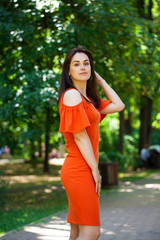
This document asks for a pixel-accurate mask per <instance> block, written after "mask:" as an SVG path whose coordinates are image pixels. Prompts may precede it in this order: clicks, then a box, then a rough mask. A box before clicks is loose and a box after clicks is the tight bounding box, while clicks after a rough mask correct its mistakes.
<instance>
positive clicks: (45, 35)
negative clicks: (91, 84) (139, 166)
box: [0, 0, 160, 162]
mask: <svg viewBox="0 0 160 240" xmlns="http://www.w3.org/2000/svg"><path fill="white" fill-rule="evenodd" d="M40 3H41V7H40V6H38V5H37V4H36V1H32V0H27V1H19V0H18V1H8V0H4V1H2V2H1V3H0V18H1V22H0V39H1V40H0V49H1V50H0V53H1V54H0V79H1V81H0V142H1V144H2V145H8V146H9V147H10V148H11V152H12V153H14V151H15V149H17V148H18V149H23V146H22V145H23V143H24V141H26V140H28V139H29V140H30V141H31V142H33V141H34V142H36V141H38V138H39V137H42V138H43V141H44V135H45V134H46V132H47V131H49V130H47V126H50V132H51V134H53V135H56V134H57V132H58V125H59V116H58V114H57V107H56V100H57V96H58V89H59V81H60V74H61V70H62V69H61V67H62V64H63V61H64V58H65V56H66V53H67V52H68V50H70V49H71V48H73V47H76V46H78V45H82V46H84V47H86V48H88V49H89V50H91V51H92V52H93V54H94V62H95V70H96V71H97V72H98V73H100V75H102V77H104V79H106V81H107V82H108V83H109V84H110V85H111V86H112V87H113V89H114V90H115V91H116V92H117V93H118V95H119V96H120V97H121V98H122V100H123V101H124V102H125V105H126V109H127V111H128V110H129V109H130V110H131V112H133V115H134V116H133V117H134V119H133V123H132V125H136V128H137V129H138V127H139V125H138V124H139V123H138V114H139V109H140V107H141V104H142V102H141V96H147V97H150V98H152V99H154V105H155V106H159V101H160V100H159V98H158V97H157V96H158V95H159V92H160V84H159V83H160V75H159V67H160V65H159V63H160V48H159V45H160V40H159V39H160V37H159V36H160V35H159V33H160V31H159V29H160V23H159V21H158V17H159V11H158V4H157V2H156V1H154V2H153V8H152V10H153V11H152V13H153V20H152V21H151V20H148V19H147V11H148V10H147V8H146V9H145V13H144V16H145V17H144V18H142V17H141V16H140V14H139V12H140V10H139V9H138V8H137V5H136V4H135V1H127V0H119V1H117V0H108V1H106V0H98V1H94V0H92V1H87V0H78V1H75V0H72V1H71V0H67V1H66V0H61V1H60V0H59V1H56V4H55V3H52V2H51V3H50V4H47V2H46V1H40ZM145 4H146V3H145ZM17 19H18V20H19V21H17ZM101 96H102V97H103V94H101ZM48 109H50V118H49V121H48V122H47V123H46V121H47V120H46V116H47V112H48ZM157 112H158V108H156V109H155V113H154V115H155V116H156V115H157V114H156V113H157ZM114 119H115V120H116V121H117V120H118V118H117V116H115V115H112V120H114ZM153 121H154V122H153V126H154V127H156V128H159V117H158V115H157V116H156V117H155V119H153ZM118 124H119V123H118ZM115 125H116V127H117V124H116V123H115ZM108 126H109V130H108V131H107V130H106V129H105V128H106V127H108ZM108 126H103V125H102V128H101V136H100V151H102V152H103V151H105V150H106V149H109V150H110V151H116V149H117V146H118V128H116V129H115V131H114V129H113V128H111V127H110V124H109V123H108ZM112 126H113V124H112ZM58 137H59V136H58V134H57V138H55V139H58ZM51 142H52V143H53V141H52V140H51ZM57 142H58V141H57V140H55V143H56V145H57ZM20 145H21V147H20ZM125 151H130V150H129V149H128V150H127V149H126V150H125ZM129 161H130V162H131V161H132V160H131V159H130V160H129Z"/></svg>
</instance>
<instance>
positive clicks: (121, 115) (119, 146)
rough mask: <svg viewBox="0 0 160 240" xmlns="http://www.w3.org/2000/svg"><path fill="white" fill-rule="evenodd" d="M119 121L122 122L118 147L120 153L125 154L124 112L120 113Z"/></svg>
mask: <svg viewBox="0 0 160 240" xmlns="http://www.w3.org/2000/svg"><path fill="white" fill-rule="evenodd" d="M119 120H120V126H119V145H118V150H119V151H120V153H123V136H124V111H121V112H119Z"/></svg>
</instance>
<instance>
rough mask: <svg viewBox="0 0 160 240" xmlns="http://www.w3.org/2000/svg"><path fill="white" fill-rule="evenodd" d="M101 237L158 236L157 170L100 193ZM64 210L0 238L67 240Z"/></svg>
mask: <svg viewBox="0 0 160 240" xmlns="http://www.w3.org/2000/svg"><path fill="white" fill-rule="evenodd" d="M100 203H101V237H100V240H124V239H126V240H160V173H154V174H152V175H151V176H149V177H148V178H146V179H143V180H139V181H136V182H135V183H130V182H125V183H123V184H122V183H121V184H120V187H119V188H116V189H112V190H111V191H110V192H109V193H107V194H105V195H102V196H101V198H100ZM66 218H67V211H63V212H62V213H60V214H57V215H56V216H52V217H48V218H45V219H43V220H42V221H40V222H38V223H35V224H34V223H33V224H29V225H27V226H25V227H24V228H23V229H22V230H19V231H12V232H9V233H7V234H6V235H4V236H3V237H1V238H0V239H1V240H2V239H3V240H68V239H69V225H68V224H66Z"/></svg>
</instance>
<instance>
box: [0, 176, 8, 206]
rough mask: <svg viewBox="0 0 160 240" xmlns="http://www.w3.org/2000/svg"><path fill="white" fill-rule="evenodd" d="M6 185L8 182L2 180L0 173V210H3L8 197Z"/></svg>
mask: <svg viewBox="0 0 160 240" xmlns="http://www.w3.org/2000/svg"><path fill="white" fill-rule="evenodd" d="M8 184H9V182H8V181H7V180H6V179H4V176H3V174H2V173H0V210H3V209H4V208H5V205H6V202H7V197H8Z"/></svg>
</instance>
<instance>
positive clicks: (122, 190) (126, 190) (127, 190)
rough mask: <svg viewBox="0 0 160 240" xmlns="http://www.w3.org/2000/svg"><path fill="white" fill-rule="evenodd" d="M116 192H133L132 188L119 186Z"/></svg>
mask: <svg viewBox="0 0 160 240" xmlns="http://www.w3.org/2000/svg"><path fill="white" fill-rule="evenodd" d="M118 192H133V189H124V188H121V189H119V190H118Z"/></svg>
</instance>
